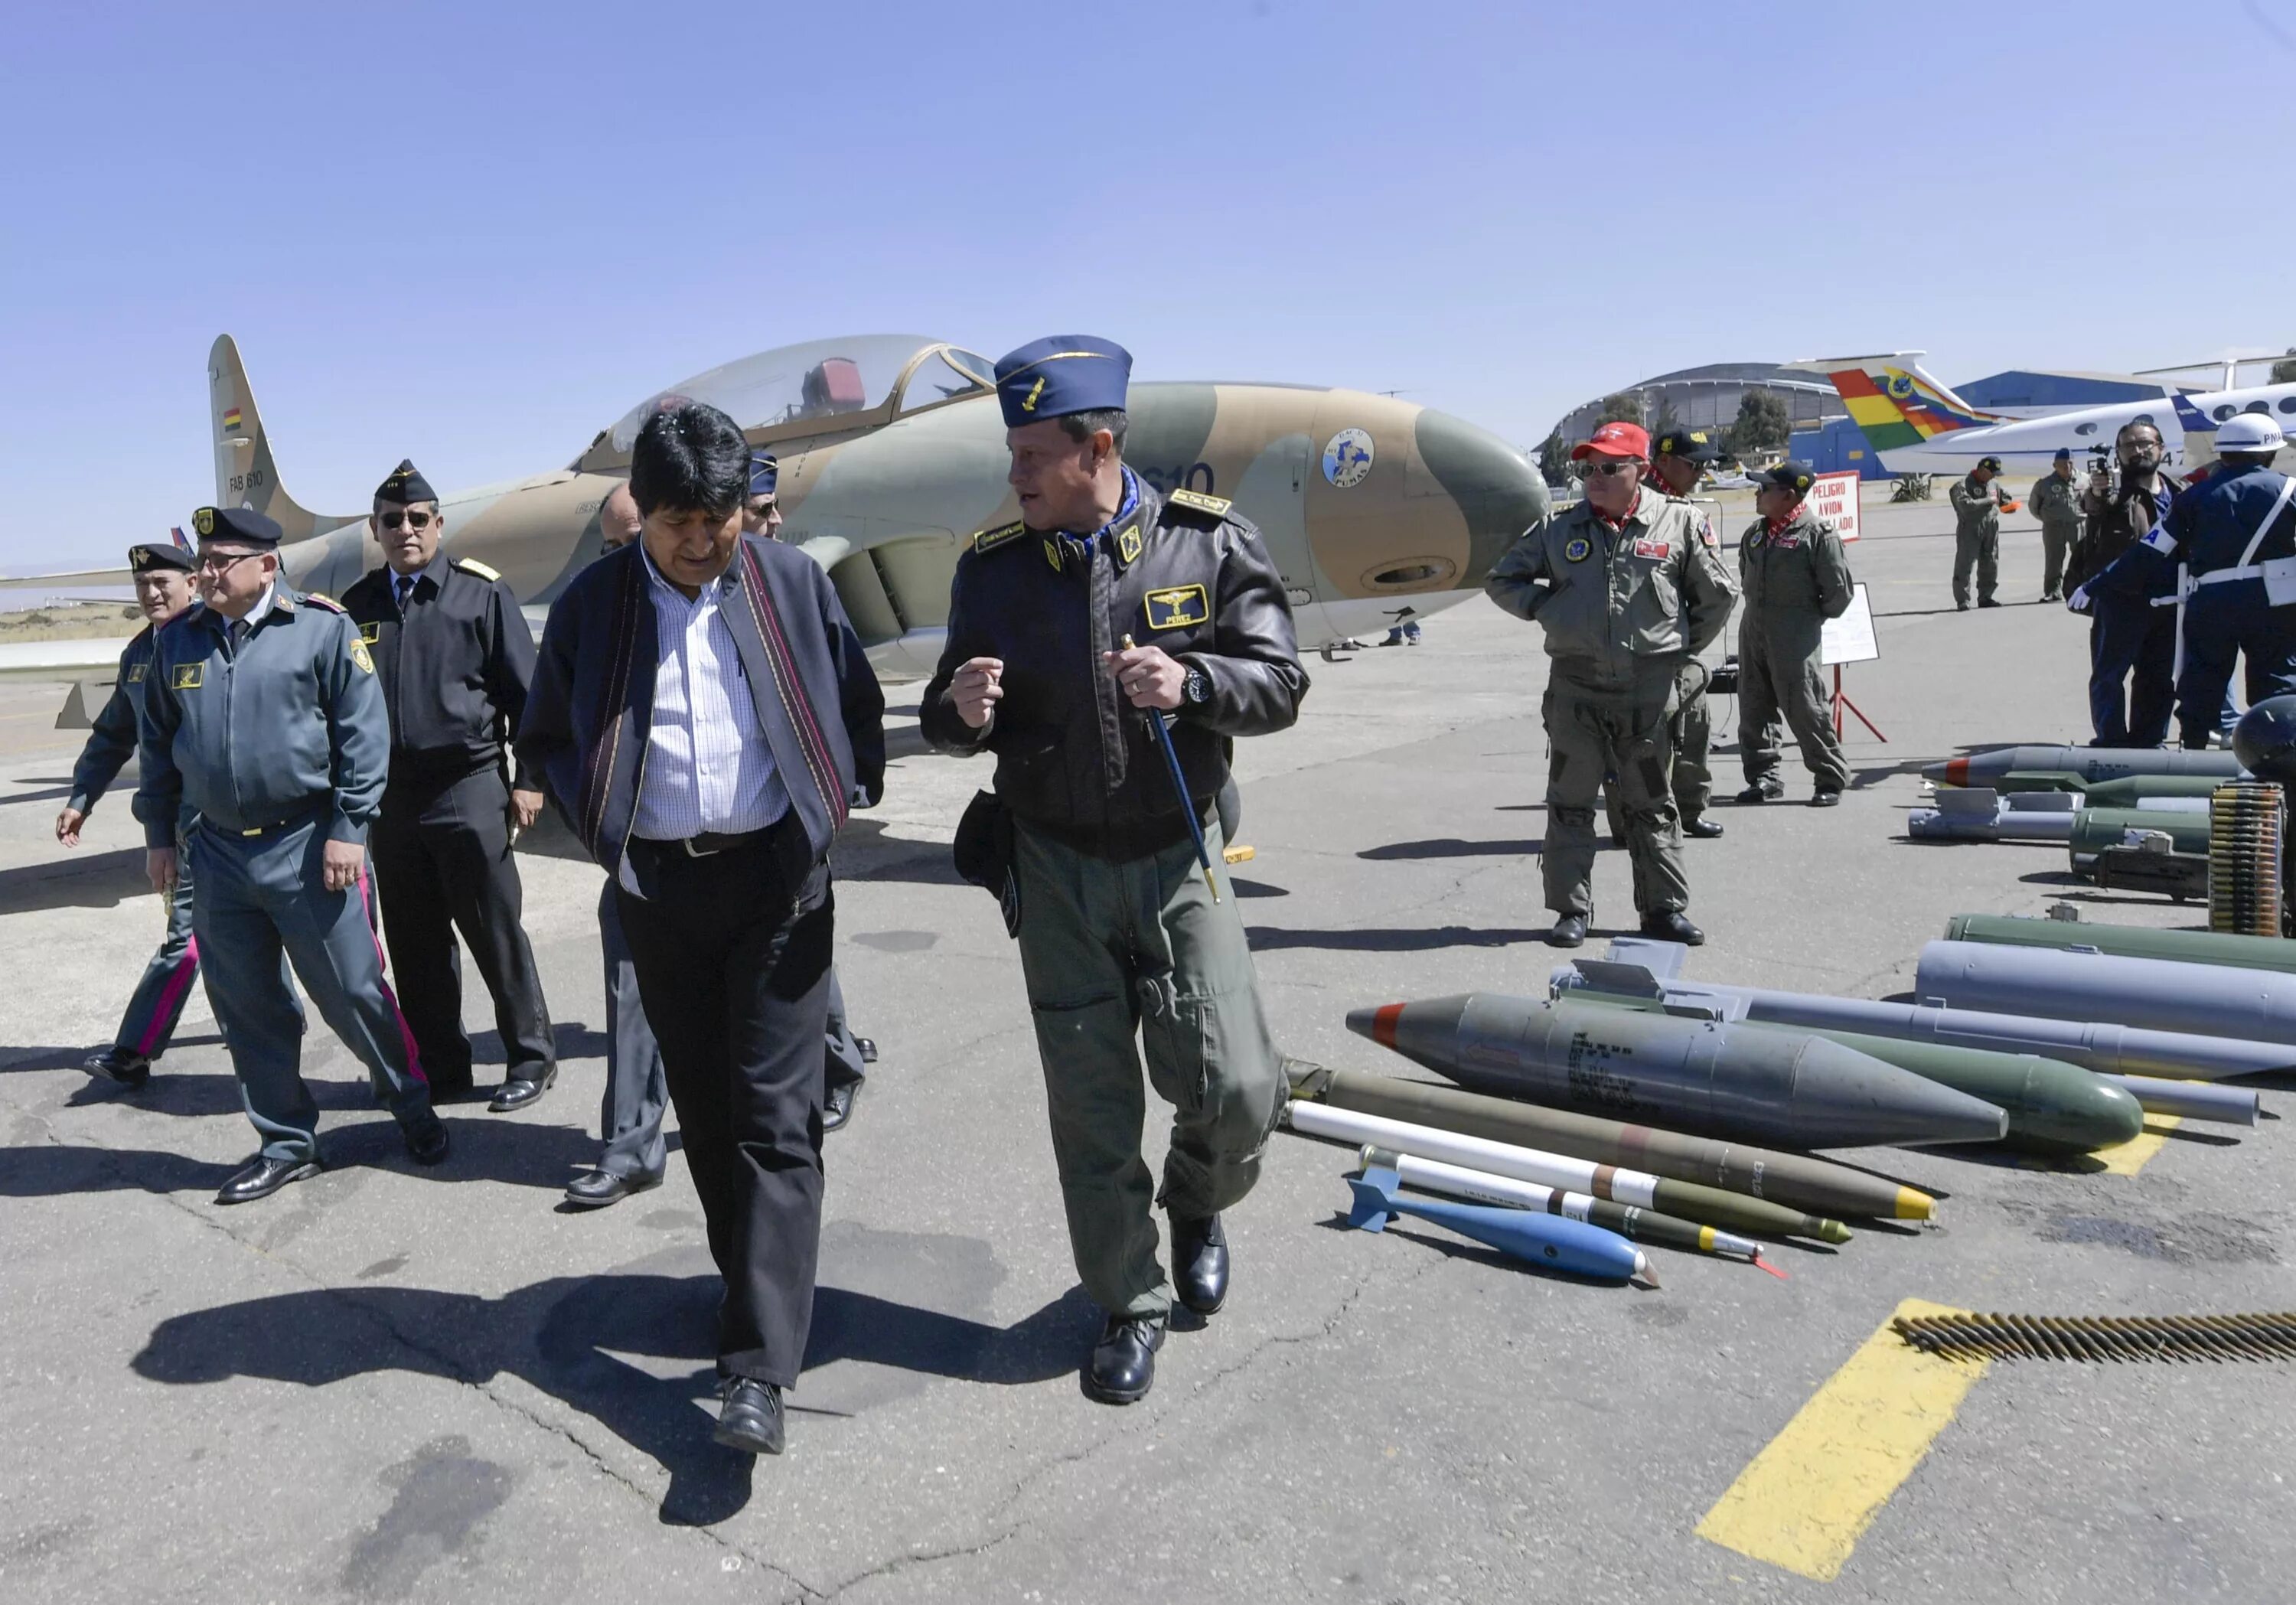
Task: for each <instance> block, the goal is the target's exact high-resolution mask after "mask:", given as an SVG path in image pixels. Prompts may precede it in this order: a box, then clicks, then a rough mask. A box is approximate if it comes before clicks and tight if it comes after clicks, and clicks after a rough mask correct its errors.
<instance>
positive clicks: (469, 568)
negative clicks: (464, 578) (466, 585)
mask: <svg viewBox="0 0 2296 1605" xmlns="http://www.w3.org/2000/svg"><path fill="white" fill-rule="evenodd" d="M455 567H456V568H457V569H461V570H462V571H463V573H465V574H475V575H477V576H478V577H480V579H484V580H497V579H500V578H501V577H502V570H501V569H497V568H495V567H494V566H493V565H492V564H490V563H482V562H480V561H479V560H478V559H477V558H475V557H458V558H456V559H455Z"/></svg>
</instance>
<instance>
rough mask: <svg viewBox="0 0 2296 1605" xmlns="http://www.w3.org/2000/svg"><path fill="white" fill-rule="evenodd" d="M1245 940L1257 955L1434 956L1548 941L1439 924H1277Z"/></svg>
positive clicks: (1540, 934)
mask: <svg viewBox="0 0 2296 1605" xmlns="http://www.w3.org/2000/svg"><path fill="white" fill-rule="evenodd" d="M1243 934H1244V938H1245V940H1246V941H1248V942H1250V943H1251V950H1252V951H1253V952H1254V953H1274V952H1276V951H1278V950H1280V949H1283V948H1287V947H1321V948H1327V949H1329V950H1331V951H1333V952H1336V953H1431V952H1433V951H1434V950H1436V949H1438V948H1442V947H1512V946H1514V945H1515V944H1516V943H1518V942H1541V943H1543V942H1545V941H1546V931H1545V930H1484V929H1476V928H1473V927H1471V926H1465V925H1439V926H1437V927H1435V928H1434V929H1431V930H1401V929H1372V930H1285V929H1282V928H1280V927H1278V926H1274V925H1251V926H1247V927H1245V929H1244V933H1243Z"/></svg>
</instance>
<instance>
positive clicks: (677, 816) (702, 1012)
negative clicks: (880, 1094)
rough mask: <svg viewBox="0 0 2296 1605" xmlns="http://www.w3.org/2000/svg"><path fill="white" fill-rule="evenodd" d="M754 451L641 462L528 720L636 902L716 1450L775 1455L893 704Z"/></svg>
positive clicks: (632, 926) (629, 914)
mask: <svg viewBox="0 0 2296 1605" xmlns="http://www.w3.org/2000/svg"><path fill="white" fill-rule="evenodd" d="M749 479H750V447H749V443H748V442H747V441H746V440H745V439H744V438H742V431H741V430H740V429H739V428H737V427H736V426H735V424H734V421H733V420H732V419H730V418H728V417H726V414H723V413H721V412H719V411H717V409H716V408H715V407H710V406H703V405H694V404H686V405H679V406H676V407H674V408H671V409H669V410H667V411H663V412H659V413H657V414H655V415H654V416H653V417H652V418H651V419H649V420H648V421H647V422H646V425H645V427H644V429H643V430H640V431H639V434H638V438H637V440H636V443H635V446H634V447H633V449H632V452H631V456H630V495H631V496H632V497H633V499H635V501H636V503H637V507H638V512H639V513H640V514H641V516H642V517H643V518H644V527H643V528H642V529H641V531H640V534H639V537H638V539H637V540H636V541H635V542H633V543H631V544H630V545H628V546H626V547H624V548H622V549H621V550H619V551H617V552H611V553H607V554H606V555H605V556H603V557H602V558H600V559H599V560H598V561H596V562H595V563H593V564H592V565H591V566H590V567H589V568H587V569H584V570H583V571H582V572H581V573H580V574H578V575H577V576H576V577H575V578H574V580H573V582H572V583H571V584H570V585H568V586H567V588H566V589H565V591H564V592H563V593H562V594H560V596H559V598H558V600H557V602H554V603H553V605H552V607H551V610H550V622H549V624H548V625H547V626H546V627H545V629H544V631H543V638H542V651H541V656H540V659H539V661H538V662H537V665H536V668H535V676H534V684H533V687H532V690H531V692H530V693H529V697H528V700H527V705H526V710H525V714H524V717H522V719H521V722H520V726H519V734H518V741H517V743H516V751H517V754H518V757H519V760H520V762H521V764H522V765H524V766H527V767H528V769H529V771H530V772H531V773H535V774H539V775H540V776H541V777H542V780H543V782H544V785H545V789H546V790H548V792H549V794H550V796H551V797H552V798H553V799H554V800H555V802H556V804H557V806H558V807H559V808H560V809H561V811H562V812H563V813H564V814H565V815H566V816H567V820H568V823H570V825H571V826H572V827H573V829H574V831H575V834H576V835H578V837H580V839H581V840H582V843H583V845H584V846H585V847H586V848H588V849H589V852H590V854H591V856H593V857H594V858H595V859H596V860H597V861H598V863H599V864H601V865H602V866H603V868H604V869H605V871H606V872H607V874H608V875H609V876H610V877H611V878H612V880H614V882H615V884H616V888H617V894H616V895H617V897H618V900H619V901H618V905H619V911H620V913H621V921H622V929H623V933H624V935H625V936H627V938H628V940H629V946H630V956H631V958H632V960H633V961H634V962H635V965H636V969H637V980H638V992H639V995H640V996H641V997H642V998H643V999H644V1003H645V1012H646V1017H647V1019H648V1020H651V1021H652V1024H653V1028H654V1033H655V1036H657V1038H658V1039H659V1040H660V1047H661V1060H662V1069H663V1072H664V1074H665V1076H666V1077H667V1079H668V1083H669V1096H670V1101H671V1102H672V1103H673V1104H675V1105H676V1109H677V1118H678V1126H679V1129H680V1132H681V1133H682V1134H683V1137H684V1143H685V1159H686V1164H687V1167H689V1169H690V1170H691V1171H692V1173H693V1186H694V1191H696V1192H697V1193H699V1194H700V1195H701V1209H702V1214H703V1216H704V1217H705V1218H706V1220H707V1222H708V1225H709V1251H710V1255H711V1257H713V1258H714V1259H715V1260H716V1261H717V1270H718V1273H719V1274H720V1275H721V1276H722V1277H723V1278H724V1280H725V1283H726V1300H725V1303H724V1305H723V1306H721V1308H720V1310H719V1314H718V1336H717V1370H718V1374H719V1377H720V1379H721V1383H722V1387H723V1390H724V1393H725V1404H724V1406H723V1407H722V1409H721V1410H720V1412H719V1413H718V1420H717V1433H716V1437H717V1441H718V1442H719V1443H721V1444H724V1445H727V1446H728V1447H731V1448H737V1449H743V1450H747V1451H749V1452H750V1453H751V1454H779V1453H780V1452H781V1449H782V1445H783V1415H782V1397H781V1396H782V1390H783V1388H788V1387H790V1386H791V1385H792V1384H793V1383H794V1382H795V1381H796V1380H797V1374H798V1369H799V1365H801V1364H802V1363H803V1362H804V1358H805V1345H806V1337H807V1334H808V1331H809V1329H810V1327H811V1324H812V1319H813V1282H814V1272H815V1266H816V1257H817V1254H818V1250H819V1247H820V1238H821V1183H822V1175H821V1136H822V1096H823V1088H822V1062H821V1060H822V1055H821V1045H820V1044H821V1041H822V1034H823V1030H824V1015H825V1011H826V1009H827V1003H828V992H829V956H830V944H831V938H832V900H831V896H830V886H829V849H830V846H831V843H832V841H834V839H836V835H837V832H838V831H839V830H840V829H841V828H842V827H843V825H844V823H845V820H846V815H847V811H848V810H849V807H851V805H852V800H853V798H854V797H855V795H856V792H857V791H858V792H859V793H860V794H861V795H862V796H864V797H865V798H867V799H869V800H872V801H873V800H874V799H875V798H877V797H878V796H879V795H880V794H881V791H882V789H883V785H884V766H885V747H884V723H883V721H884V709H885V701H884V695H883V693H882V692H880V691H879V690H878V687H877V680H876V676H874V675H873V673H872V672H871V671H870V667H869V662H868V659H867V657H866V656H865V654H864V653H863V651H862V649H861V643H860V640H859V638H858V637H857V636H856V635H854V633H853V626H851V625H850V624H849V622H848V621H847V619H846V617H845V610H844V609H843V608H842V607H841V606H840V605H839V602H838V600H837V593H836V592H835V590H834V589H832V587H831V585H830V583H829V577H828V576H827V575H826V574H824V573H823V572H822V570H821V568H820V567H819V565H817V564H816V563H815V562H814V561H813V560H812V559H811V558H809V557H808V556H806V555H805V554H804V553H801V552H798V551H795V550H793V549H791V548H790V547H788V546H784V545H779V544H777V543H775V542H774V541H771V540H764V539H758V538H756V537H745V536H743V535H742V512H743V510H744V507H745V504H746V503H747V500H748V490H749Z"/></svg>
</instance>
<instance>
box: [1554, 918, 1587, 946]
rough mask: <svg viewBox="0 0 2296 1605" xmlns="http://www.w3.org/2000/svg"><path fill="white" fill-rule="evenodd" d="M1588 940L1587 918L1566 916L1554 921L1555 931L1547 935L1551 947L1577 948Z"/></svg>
mask: <svg viewBox="0 0 2296 1605" xmlns="http://www.w3.org/2000/svg"><path fill="white" fill-rule="evenodd" d="M1586 939H1587V916H1586V915H1585V914H1564V915H1563V916H1562V918H1561V919H1559V920H1557V921H1554V929H1553V930H1550V931H1548V932H1547V933H1546V945H1547V946H1549V947H1576V946H1579V944H1580V943H1581V942H1584V941H1585V940H1586Z"/></svg>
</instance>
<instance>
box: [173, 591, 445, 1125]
mask: <svg viewBox="0 0 2296 1605" xmlns="http://www.w3.org/2000/svg"><path fill="white" fill-rule="evenodd" d="M242 623H243V624H244V626H246V627H245V635H244V639H242V640H236V641H235V640H234V636H235V635H238V634H239V632H238V631H235V630H234V628H233V627H232V621H230V620H228V619H225V618H223V617H222V616H221V615H220V614H217V613H216V612H214V611H212V610H209V609H206V608H197V609H193V610H192V611H190V612H188V613H185V614H184V615H182V616H181V617H179V618H176V619H174V620H173V621H171V622H170V623H169V624H168V626H167V627H166V628H164V629H162V630H161V631H160V633H159V637H158V641H157V643H156V645H155V648H154V651H153V653H152V667H151V669H150V671H149V672H148V673H147V675H146V676H145V678H144V703H143V747H142V755H143V756H142V768H143V780H142V783H141V784H140V785H139V786H138V788H137V790H136V793H135V817H136V818H138V819H140V820H142V821H143V833H144V842H145V845H146V846H148V847H151V848H166V847H170V846H173V845H174V841H175V831H176V819H177V817H178V815H179V814H180V813H181V812H182V811H183V810H184V808H186V807H188V808H190V809H192V810H193V811H194V812H196V813H197V814H198V815H199V823H198V825H197V827H196V828H195V829H194V830H193V831H192V832H191V844H190V857H191V860H192V862H193V864H195V865H196V868H197V874H198V881H197V889H196V891H195V892H194V894H193V900H192V926H193V932H194V934H195V936H196V938H197V939H198V942H199V946H200V956H201V962H202V963H203V964H204V966H205V968H206V970H207V977H208V998H209V1002H210V1003H213V1004H214V1006H215V1012H216V1020H217V1023H218V1024H219V1025H220V1026H221V1027H222V1028H223V1035H224V1041H225V1044H226V1045H227V1046H228V1047H229V1049H230V1051H231V1061H232V1069H234V1071H236V1072H237V1073H238V1076H239V1083H240V1093H241V1096H242V1099H243V1101H245V1103H246V1106H247V1115H248V1118H249V1119H250V1120H251V1121H253V1122H254V1124H255V1128H256V1130H257V1131H258V1133H259V1134H261V1135H262V1138H263V1152H264V1155H265V1157H266V1158H269V1159H298V1160H302V1159H316V1158H317V1157H318V1124H319V1110H318V1106H317V1104H316V1103H315V1102H314V1101H312V1098H311V1093H310V1089H309V1088H307V1086H305V1085H304V1084H303V1077H302V1071H301V1065H300V1061H301V1058H302V1040H301V1029H300V1021H299V1017H298V1014H297V1011H296V1009H295V1006H294V1000H293V994H292V993H291V990H290V989H289V988H288V987H287V985H286V983H285V981H284V979H283V977H282V975H281V972H280V958H281V955H282V954H285V956H286V957H287V958H288V959H289V960H290V961H291V962H292V963H293V965H294V967H295V973H296V975H297V976H298V977H299V978H300V979H301V980H302V983H303V988H304V990H305V991H307V992H308V993H309V994H310V995H311V999H312V1001H313V1002H314V1003H316V1004H317V1005H318V1009H319V1013H320V1016H321V1017H322V1018H323V1019H324V1020H326V1022H327V1024H328V1025H329V1026H331V1027H332V1028H333V1029H334V1032H335V1034H336V1035H337V1036H340V1037H341V1038H342V1039H343V1041H344V1042H345V1043H346V1044H348V1045H349V1047H350V1049H351V1051H352V1052H354V1053H356V1054H357V1055H358V1057H359V1059H360V1060H361V1061H362V1062H363V1063H365V1066H366V1067H367V1071H368V1074H369V1076H370V1077H372V1079H373V1084H374V1089H375V1094H376V1096H377V1097H378V1098H379V1099H381V1101H382V1102H383V1103H384V1104H385V1105H386V1106H387V1107H388V1108H389V1110H390V1111H391V1113H392V1114H393V1115H395V1116H397V1117H398V1121H399V1123H400V1124H401V1125H402V1126H406V1127H408V1128H409V1129H410V1130H412V1129H414V1128H415V1127H417V1126H422V1125H423V1124H426V1123H427V1122H428V1121H429V1120H430V1118H431V1116H430V1087H429V1086H428V1085H427V1084H426V1083H425V1082H424V1081H423V1079H422V1069H421V1066H420V1064H419V1063H418V1061H417V1057H416V1054H415V1051H414V1036H413V1035H412V1034H411V1033H410V1032H409V1031H408V1030H407V1028H406V1019H405V1017H404V1016H403V1015H402V1014H401V1013H400V1012H399V1009H398V999H397V998H395V997H393V996H392V995H391V992H390V987H389V985H388V984H387V983H386V982H385V981H384V980H383V978H382V949H381V946H380V945H379V944H378V943H377V941H376V940H375V935H374V929H373V926H372V925H371V924H370V923H369V922H368V919H367V914H366V907H365V872H364V871H362V872H361V876H360V883H359V885H358V887H357V888H356V890H357V895H354V893H353V891H351V890H345V891H340V892H330V891H328V890H326V889H325V883H324V878H323V877H324V871H323V854H324V848H325V845H326V843H327V842H328V841H329V840H336V841H349V842H357V843H360V844H362V845H364V844H365V840H366V832H367V826H368V824H369V823H371V822H372V821H373V817H374V814H375V810H376V809H377V807H379V806H380V805H381V798H382V788H383V781H384V776H385V771H386V768H387V766H388V764H389V753H390V725H389V716H388V714H387V713H386V712H385V711H384V708H383V703H382V692H381V685H380V684H379V683H378V682H377V680H376V679H375V676H374V666H373V660H372V659H370V658H369V657H368V655H367V651H366V647H365V643H362V642H361V641H360V640H359V635H358V630H357V626H354V625H353V624H352V623H351V622H350V620H349V619H348V618H346V617H345V616H344V615H343V612H342V610H341V609H340V608H339V607H337V606H336V605H335V604H334V603H332V602H325V601H323V600H321V599H318V598H316V597H310V596H304V595H300V594H297V593H296V592H294V591H293V590H291V589H290V588H289V587H287V586H286V585H279V586H278V587H277V588H275V590H274V591H273V592H272V593H271V594H269V595H268V596H267V597H266V598H264V599H263V600H260V601H258V602H257V604H256V606H255V609H254V610H253V611H251V612H250V614H249V615H248V617H247V618H246V619H245V620H243V621H242Z"/></svg>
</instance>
